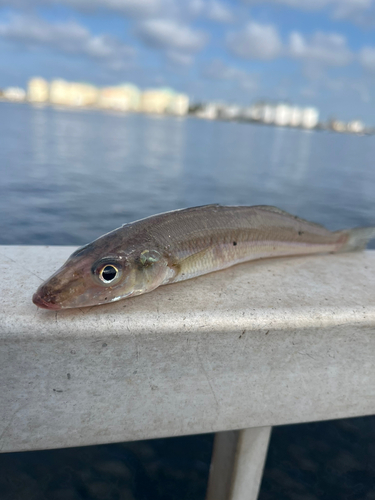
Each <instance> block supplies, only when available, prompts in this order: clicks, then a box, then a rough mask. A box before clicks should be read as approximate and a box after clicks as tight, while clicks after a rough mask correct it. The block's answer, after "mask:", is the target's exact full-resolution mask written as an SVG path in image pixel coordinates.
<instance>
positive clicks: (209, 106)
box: [196, 102, 219, 120]
mask: <svg viewBox="0 0 375 500" xmlns="http://www.w3.org/2000/svg"><path fill="white" fill-rule="evenodd" d="M218 114H219V105H218V104H216V103H213V102H209V103H206V104H203V105H202V106H201V107H200V109H198V111H197V112H196V115H197V116H198V118H203V119H205V120H216V118H217V117H218Z"/></svg>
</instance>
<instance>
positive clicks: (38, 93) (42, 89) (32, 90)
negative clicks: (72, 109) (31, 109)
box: [27, 78, 49, 103]
mask: <svg viewBox="0 0 375 500" xmlns="http://www.w3.org/2000/svg"><path fill="white" fill-rule="evenodd" d="M48 99H49V85H48V82H47V81H46V80H44V79H43V78H32V79H31V80H29V83H28V86H27V100H28V101H29V102H35V103H43V102H47V101H48Z"/></svg>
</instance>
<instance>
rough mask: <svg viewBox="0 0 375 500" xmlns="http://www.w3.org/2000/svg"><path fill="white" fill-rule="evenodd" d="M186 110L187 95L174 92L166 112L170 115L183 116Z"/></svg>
mask: <svg viewBox="0 0 375 500" xmlns="http://www.w3.org/2000/svg"><path fill="white" fill-rule="evenodd" d="M188 111H189V97H188V96H187V95H186V94H175V95H174V96H173V97H172V100H171V101H170V103H169V105H168V107H167V112H168V113H171V114H172V115H177V116H184V115H186V114H187V112H188Z"/></svg>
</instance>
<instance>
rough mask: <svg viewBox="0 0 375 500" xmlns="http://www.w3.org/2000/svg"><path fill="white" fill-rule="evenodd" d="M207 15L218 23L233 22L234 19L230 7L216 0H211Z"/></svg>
mask: <svg viewBox="0 0 375 500" xmlns="http://www.w3.org/2000/svg"><path fill="white" fill-rule="evenodd" d="M207 17H208V18H209V19H211V20H212V21H217V22H218V23H231V22H232V21H233V19H234V16H233V13H232V11H231V10H230V9H229V7H228V6H227V5H225V4H223V3H221V2H218V1H216V0H211V2H209V3H208V5H207Z"/></svg>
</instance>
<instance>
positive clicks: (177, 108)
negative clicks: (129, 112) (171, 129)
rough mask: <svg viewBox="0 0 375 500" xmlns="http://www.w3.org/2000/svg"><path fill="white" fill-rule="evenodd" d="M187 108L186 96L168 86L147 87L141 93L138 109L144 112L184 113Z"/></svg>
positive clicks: (187, 100) (187, 99)
mask: <svg viewBox="0 0 375 500" xmlns="http://www.w3.org/2000/svg"><path fill="white" fill-rule="evenodd" d="M188 110H189V98H188V96H187V95H185V94H177V93H176V92H175V91H174V90H172V89H170V88H161V89H149V90H145V91H144V92H143V93H142V94H141V102H140V111H143V112H144V113H157V114H164V113H169V114H173V115H186V113H187V112H188Z"/></svg>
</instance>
